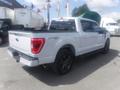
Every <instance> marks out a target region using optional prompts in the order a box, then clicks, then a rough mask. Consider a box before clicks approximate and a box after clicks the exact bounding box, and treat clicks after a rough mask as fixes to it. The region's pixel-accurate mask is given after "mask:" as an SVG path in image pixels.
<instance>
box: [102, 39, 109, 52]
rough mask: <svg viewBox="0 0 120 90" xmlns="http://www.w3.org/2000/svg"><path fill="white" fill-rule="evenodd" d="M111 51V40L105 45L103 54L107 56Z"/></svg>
mask: <svg viewBox="0 0 120 90" xmlns="http://www.w3.org/2000/svg"><path fill="white" fill-rule="evenodd" d="M109 50H110V39H107V40H106V43H105V46H104V48H103V50H102V53H103V54H107V53H108V52H109Z"/></svg>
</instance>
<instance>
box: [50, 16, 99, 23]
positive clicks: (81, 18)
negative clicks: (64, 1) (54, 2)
mask: <svg viewBox="0 0 120 90" xmlns="http://www.w3.org/2000/svg"><path fill="white" fill-rule="evenodd" d="M66 19H68V20H69V19H74V20H77V19H80V20H86V21H91V22H95V23H97V22H96V21H94V20H91V19H87V18H83V17H59V18H53V19H52V20H57V21H59V20H66Z"/></svg>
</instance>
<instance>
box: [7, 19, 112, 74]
mask: <svg viewBox="0 0 120 90" xmlns="http://www.w3.org/2000/svg"><path fill="white" fill-rule="evenodd" d="M9 45H10V46H9V49H8V52H9V54H10V55H11V56H12V57H13V58H15V59H16V60H17V61H19V62H21V63H22V64H25V65H27V66H30V67H34V66H39V65H44V64H52V65H51V66H52V68H53V70H54V71H56V72H57V73H59V74H66V73H68V72H69V71H70V70H71V68H72V64H73V61H74V57H75V56H79V55H83V54H86V53H90V52H93V51H96V50H102V52H103V53H107V52H108V51H109V45H110V34H109V32H107V31H106V30H103V29H102V28H100V27H99V26H98V25H97V23H96V22H95V21H92V20H89V19H85V18H81V17H76V18H74V17H64V18H56V19H53V20H52V21H51V24H50V26H49V28H48V30H39V31H35V30H19V31H9Z"/></svg>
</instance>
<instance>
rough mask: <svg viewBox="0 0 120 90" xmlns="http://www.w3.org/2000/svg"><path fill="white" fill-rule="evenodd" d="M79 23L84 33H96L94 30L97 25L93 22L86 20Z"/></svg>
mask: <svg viewBox="0 0 120 90" xmlns="http://www.w3.org/2000/svg"><path fill="white" fill-rule="evenodd" d="M80 22H81V25H82V29H83V31H84V32H96V30H95V28H97V27H98V25H97V24H96V23H95V22H92V21H87V20H81V21H80Z"/></svg>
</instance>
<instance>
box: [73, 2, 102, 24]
mask: <svg viewBox="0 0 120 90" xmlns="http://www.w3.org/2000/svg"><path fill="white" fill-rule="evenodd" d="M72 16H74V17H77V16H81V17H83V18H87V19H91V20H94V21H96V22H98V24H99V23H100V21H101V16H100V15H99V13H97V12H94V11H91V10H90V9H89V8H88V6H87V4H84V5H82V6H80V7H78V8H74V9H73V11H72Z"/></svg>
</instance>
